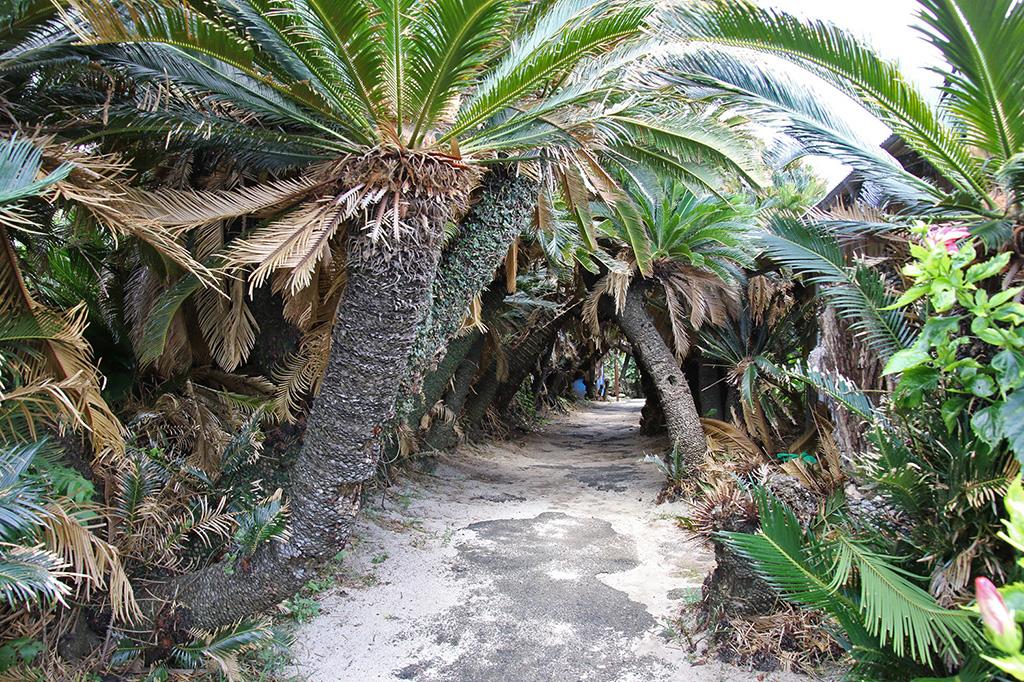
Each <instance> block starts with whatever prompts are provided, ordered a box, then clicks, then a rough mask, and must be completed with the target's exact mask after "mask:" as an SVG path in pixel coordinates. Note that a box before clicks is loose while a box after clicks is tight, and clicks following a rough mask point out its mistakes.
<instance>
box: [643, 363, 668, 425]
mask: <svg viewBox="0 0 1024 682" xmlns="http://www.w3.org/2000/svg"><path fill="white" fill-rule="evenodd" d="M637 356H638V357H639V354H638V355H637ZM640 392H641V394H642V395H641V396H640V397H641V398H643V399H644V406H643V407H642V408H641V409H640V433H641V434H643V435H645V436H659V435H661V434H663V433H665V411H664V410H662V409H661V396H659V395H658V390H657V389H656V388H655V387H654V380H653V379H651V377H650V376H649V375H648V374H647V372H645V371H644V369H643V365H640Z"/></svg>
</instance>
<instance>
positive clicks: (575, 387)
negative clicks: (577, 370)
mask: <svg viewBox="0 0 1024 682" xmlns="http://www.w3.org/2000/svg"><path fill="white" fill-rule="evenodd" d="M572 392H573V393H575V394H576V398H578V399H583V398H586V397H587V382H585V381H584V380H583V377H581V376H578V377H576V380H575V381H573V382H572Z"/></svg>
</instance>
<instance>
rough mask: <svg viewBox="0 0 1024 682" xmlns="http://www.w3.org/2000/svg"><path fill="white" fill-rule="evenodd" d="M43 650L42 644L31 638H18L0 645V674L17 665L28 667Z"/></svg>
mask: <svg viewBox="0 0 1024 682" xmlns="http://www.w3.org/2000/svg"><path fill="white" fill-rule="evenodd" d="M43 649H44V646H43V643H42V642H40V641H39V640H37V639H33V638H31V637H19V638H17V639H12V640H9V641H7V642H4V643H3V644H2V645H0V673H2V672H4V671H7V670H10V669H12V668H14V667H15V666H18V665H29V664H31V663H32V661H34V660H35V659H36V656H38V655H39V654H40V653H42V651H43Z"/></svg>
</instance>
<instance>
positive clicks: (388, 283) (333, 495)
mask: <svg viewBox="0 0 1024 682" xmlns="http://www.w3.org/2000/svg"><path fill="white" fill-rule="evenodd" d="M440 171H441V172H447V177H448V178H451V179H452V181H451V191H452V194H451V196H450V197H449V196H448V195H444V196H443V199H449V198H450V199H451V203H452V204H457V203H458V202H460V201H463V200H464V194H460V191H461V190H460V187H459V185H458V182H459V176H458V175H456V173H455V172H453V171H452V169H450V168H442V169H440ZM397 182H399V183H401V182H402V180H401V178H399V179H398V180H397ZM437 199H438V196H437V195H435V196H433V197H431V196H427V195H425V194H413V195H407V197H406V200H407V203H406V204H405V206H406V207H407V209H408V213H407V215H406V220H405V222H406V224H407V225H410V226H412V227H411V229H409V230H408V232H405V233H402V234H400V235H397V236H395V237H391V236H390V235H389V237H388V239H389V243H388V245H387V247H388V248H384V247H382V246H381V245H380V244H376V243H373V242H372V240H371V237H370V231H369V230H359V231H354V233H353V234H352V235H351V236H350V238H349V245H348V246H349V250H348V252H349V254H350V255H349V259H348V265H347V269H348V279H347V283H346V285H345V289H344V291H343V293H342V295H341V299H340V300H339V302H338V311H337V318H336V323H335V325H334V330H333V333H332V337H331V352H330V357H329V360H328V363H327V369H326V371H325V372H324V378H323V382H322V384H321V389H320V393H319V395H318V396H317V398H316V400H315V401H314V403H313V409H312V411H311V413H310V415H309V419H308V424H307V427H306V432H305V436H304V441H303V445H302V449H301V450H300V451H299V454H298V456H297V459H296V462H295V466H294V470H293V472H292V477H291V485H290V488H289V490H288V492H287V495H286V498H285V499H286V501H287V503H288V505H289V509H290V515H289V518H288V528H289V531H290V539H289V540H288V541H287V542H280V543H278V542H270V543H266V544H264V545H263V546H262V547H260V548H259V549H258V550H257V551H256V553H255V555H254V556H252V557H251V558H250V559H247V560H244V561H240V562H237V563H236V565H234V566H227V565H213V566H210V567H207V568H204V569H201V570H199V571H196V572H194V573H190V574H186V575H184V576H181V577H179V578H176V579H174V580H171V581H167V582H165V583H163V584H162V585H161V586H160V588H159V589H158V592H157V594H155V595H154V596H155V597H156V598H157V599H158V600H159V599H173V601H174V602H175V604H176V606H177V608H176V611H177V613H179V614H183V615H184V619H185V622H186V623H187V624H189V625H193V626H197V627H201V628H211V627H216V626H220V625H224V624H226V623H230V622H233V621H235V620H237V619H239V618H241V617H243V616H245V615H248V614H251V613H254V612H257V611H263V610H266V609H269V608H270V607H272V606H274V605H275V604H277V603H278V602H280V601H281V600H282V599H284V598H286V597H288V596H290V595H291V594H293V593H294V592H295V591H297V590H298V589H299V588H300V587H301V586H302V585H303V584H304V583H305V582H306V581H308V580H309V579H310V578H312V577H314V576H315V574H316V569H317V567H318V565H319V564H320V563H322V562H323V561H324V560H326V559H328V558H330V557H332V556H334V555H335V554H336V553H337V552H338V551H339V550H340V549H341V548H342V546H343V545H344V543H345V541H346V539H347V538H348V535H349V532H350V530H351V528H352V523H353V520H354V518H355V515H356V513H357V512H358V510H359V506H360V498H361V492H362V484H363V482H364V481H366V480H367V479H369V478H371V477H372V476H373V475H374V473H375V471H376V468H377V464H378V462H379V460H380V453H381V439H380V436H381V433H382V432H383V430H384V428H385V426H386V425H387V424H388V423H389V422H390V421H391V420H392V419H393V417H394V410H395V402H396V398H397V396H398V391H399V385H400V383H401V380H402V378H403V374H404V372H405V371H406V368H407V367H408V366H409V359H410V355H411V352H412V347H413V342H414V340H415V336H416V330H417V328H418V327H419V324H420V322H421V321H422V319H423V317H424V316H425V314H426V311H427V308H428V306H429V305H430V293H431V285H432V283H433V281H434V277H435V274H436V272H437V264H438V261H439V259H440V251H441V247H440V238H441V232H442V227H443V225H444V224H445V222H446V221H447V220H449V219H450V217H451V214H450V210H451V209H450V208H448V207H447V205H446V204H447V202H446V201H438V200H437ZM158 610H159V609H158V608H156V607H153V608H150V613H152V614H155V613H157V612H158ZM156 620H157V624H158V626H159V624H160V620H161V619H160V618H159V617H158V618H157V619H156Z"/></svg>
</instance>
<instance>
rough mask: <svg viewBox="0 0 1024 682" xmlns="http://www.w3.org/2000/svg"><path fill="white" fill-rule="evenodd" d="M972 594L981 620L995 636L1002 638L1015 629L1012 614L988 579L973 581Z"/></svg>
mask: <svg viewBox="0 0 1024 682" xmlns="http://www.w3.org/2000/svg"><path fill="white" fill-rule="evenodd" d="M974 593H975V595H976V596H977V598H978V610H979V611H981V620H982V621H984V623H985V625H987V626H988V628H989V629H990V630H991V631H992V632H993V634H995V635H996V636H1002V635H1005V634H1007V633H1008V632H1010V631H1011V629H1013V628H1016V623H1014V619H1013V614H1012V613H1010V610H1009V609H1007V608H1006V602H1004V601H1003V596H1002V595H1001V594H999V590H997V589H996V586H995V585H993V584H992V581H991V580H989V579H988V578H975V579H974Z"/></svg>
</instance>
